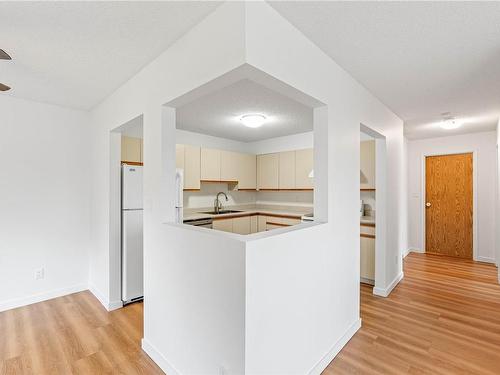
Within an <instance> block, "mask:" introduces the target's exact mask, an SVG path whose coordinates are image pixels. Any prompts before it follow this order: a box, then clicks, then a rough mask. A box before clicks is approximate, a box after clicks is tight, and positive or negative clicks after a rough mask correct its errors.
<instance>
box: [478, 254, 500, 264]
mask: <svg viewBox="0 0 500 375" xmlns="http://www.w3.org/2000/svg"><path fill="white" fill-rule="evenodd" d="M476 261H478V262H484V263H493V264H496V263H495V259H493V258H488V257H483V256H477V257H476Z"/></svg>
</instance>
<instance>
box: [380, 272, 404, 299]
mask: <svg viewBox="0 0 500 375" xmlns="http://www.w3.org/2000/svg"><path fill="white" fill-rule="evenodd" d="M403 277H404V273H403V272H401V273H400V274H399V275H398V276H396V277H395V278H394V280H392V282H391V283H390V284H389V286H388V287H387V288H377V287H375V288H373V294H375V295H376V296H380V297H388V296H389V294H391V292H392V290H393V289H394V288H395V287H396V285H398V284H399V282H400V281H401V280H403Z"/></svg>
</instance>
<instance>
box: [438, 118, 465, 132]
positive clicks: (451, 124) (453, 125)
mask: <svg viewBox="0 0 500 375" xmlns="http://www.w3.org/2000/svg"><path fill="white" fill-rule="evenodd" d="M461 126H462V122H461V121H459V120H457V119H454V118H448V119H445V120H443V121H441V127H442V128H443V129H446V130H452V129H457V128H459V127H461Z"/></svg>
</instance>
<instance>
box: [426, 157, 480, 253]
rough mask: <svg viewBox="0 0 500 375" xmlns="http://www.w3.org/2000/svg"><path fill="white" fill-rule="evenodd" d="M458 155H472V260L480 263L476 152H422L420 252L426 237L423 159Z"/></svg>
mask: <svg viewBox="0 0 500 375" xmlns="http://www.w3.org/2000/svg"><path fill="white" fill-rule="evenodd" d="M459 154H472V259H473V260H475V261H482V260H483V259H481V257H478V255H477V249H478V236H477V150H474V149H473V150H471V149H463V150H450V151H444V152H424V153H422V154H421V168H420V173H421V179H420V180H421V181H422V186H421V190H422V194H421V195H420V196H421V198H420V218H421V226H422V242H421V243H422V252H423V253H425V252H426V244H425V238H426V237H425V235H426V228H425V225H426V220H425V202H426V201H427V197H426V196H425V194H426V180H425V174H426V168H425V158H426V157H428V156H447V155H459Z"/></svg>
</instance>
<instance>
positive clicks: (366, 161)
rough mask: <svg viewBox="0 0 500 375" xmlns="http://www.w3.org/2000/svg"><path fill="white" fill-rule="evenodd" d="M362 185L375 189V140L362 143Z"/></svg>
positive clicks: (363, 187) (362, 186) (362, 187)
mask: <svg viewBox="0 0 500 375" xmlns="http://www.w3.org/2000/svg"><path fill="white" fill-rule="evenodd" d="M360 169H361V170H360V187H361V189H375V141H363V142H361V144H360Z"/></svg>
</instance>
